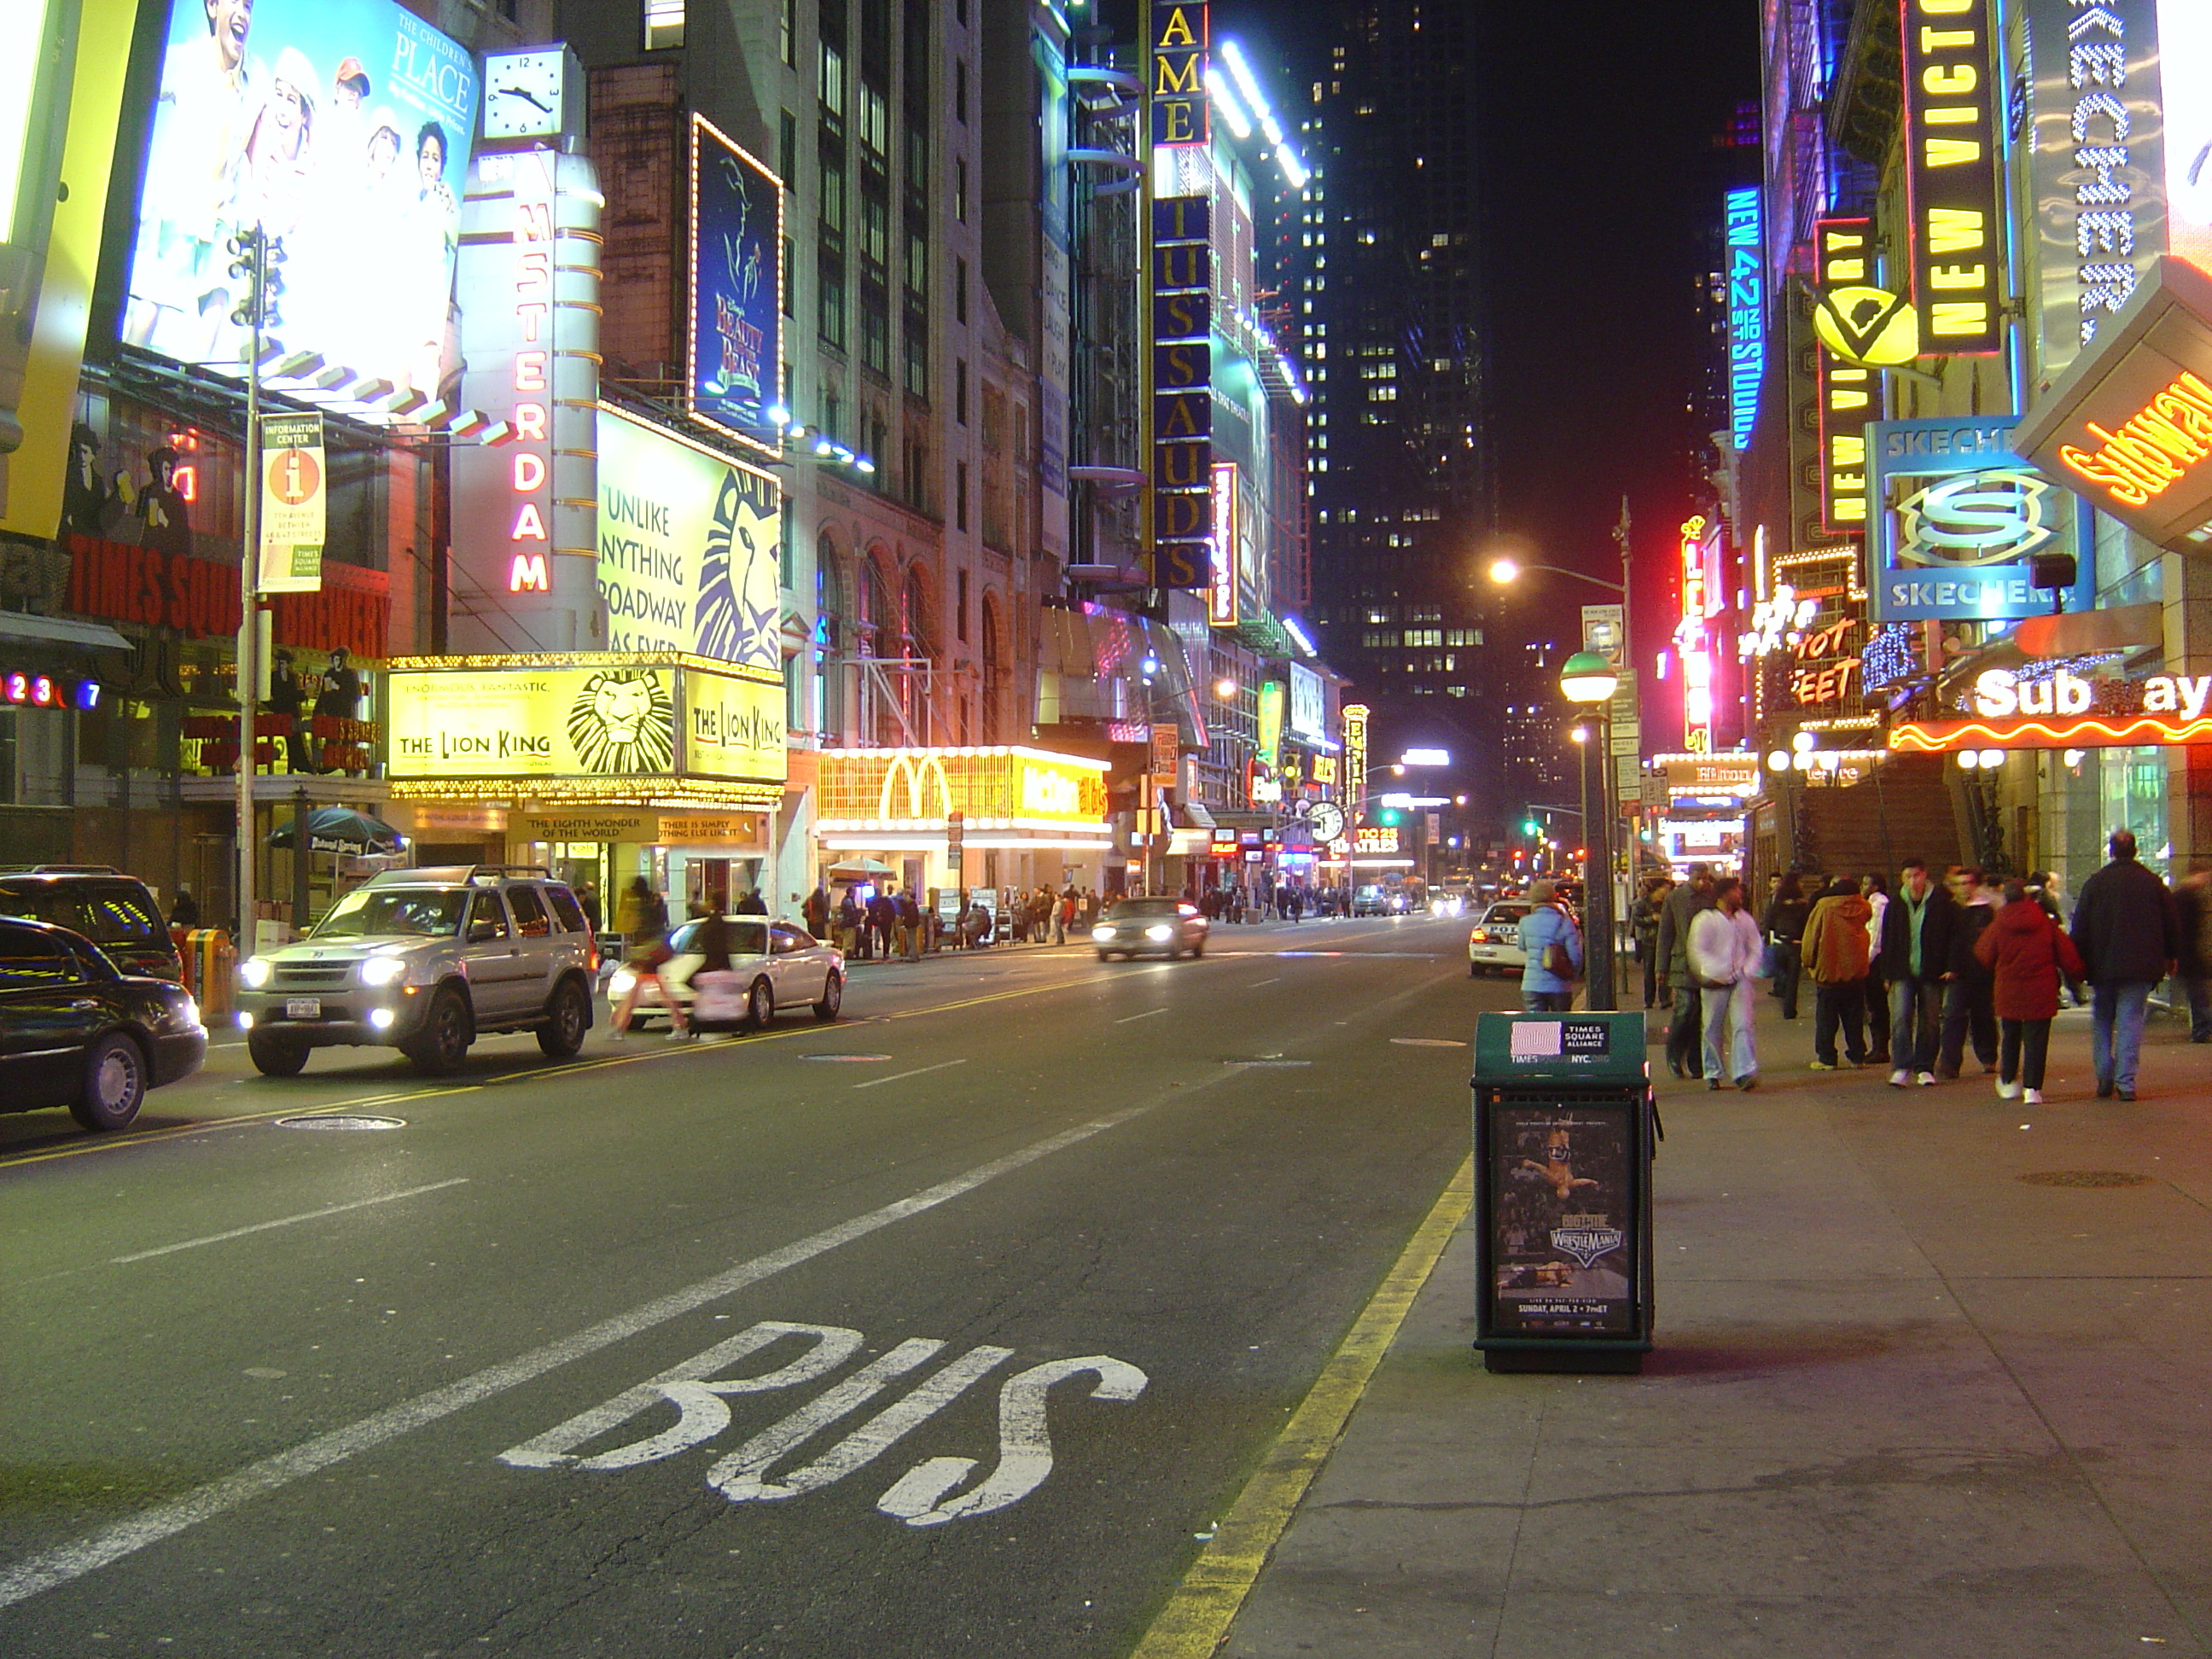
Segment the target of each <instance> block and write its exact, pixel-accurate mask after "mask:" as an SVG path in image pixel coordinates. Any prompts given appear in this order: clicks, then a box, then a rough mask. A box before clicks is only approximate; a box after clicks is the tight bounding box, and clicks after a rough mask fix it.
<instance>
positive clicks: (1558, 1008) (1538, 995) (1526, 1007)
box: [1521, 985, 1575, 1014]
mask: <svg viewBox="0 0 2212 1659" xmlns="http://www.w3.org/2000/svg"><path fill="white" fill-rule="evenodd" d="M1574 1005H1575V994H1574V993H1573V992H1572V991H1532V990H1530V989H1529V988H1528V987H1527V986H1525V985H1524V986H1522V987H1521V1011H1522V1012H1523V1013H1528V1014H1564V1013H1565V1012H1567V1010H1568V1009H1570V1008H1571V1007H1573V1006H1574Z"/></svg>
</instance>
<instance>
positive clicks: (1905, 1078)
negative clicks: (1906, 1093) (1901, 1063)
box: [1889, 1072, 1912, 1089]
mask: <svg viewBox="0 0 2212 1659" xmlns="http://www.w3.org/2000/svg"><path fill="white" fill-rule="evenodd" d="M1911 1081H1912V1073H1910V1072H1892V1073H1890V1074H1889V1086H1890V1087H1891V1088H1893V1089H1902V1088H1903V1087H1904V1086H1905V1085H1906V1084H1908V1083H1910V1082H1911Z"/></svg>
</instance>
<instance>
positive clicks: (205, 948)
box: [169, 927, 238, 1025]
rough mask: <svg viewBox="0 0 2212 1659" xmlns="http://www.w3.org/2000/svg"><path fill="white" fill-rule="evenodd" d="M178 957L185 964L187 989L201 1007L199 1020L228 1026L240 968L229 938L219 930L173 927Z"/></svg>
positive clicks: (171, 933) (171, 931)
mask: <svg viewBox="0 0 2212 1659" xmlns="http://www.w3.org/2000/svg"><path fill="white" fill-rule="evenodd" d="M169 937H170V938H171V939H173V940H174V941H175V942H176V946H177V955H178V956H179V957H180V958H181V959H182V960H183V962H184V964H185V989H186V990H187V991H190V992H191V994H192V995H193V997H194V998H195V999H196V1000H197V1001H198V1003H199V1005H200V1018H201V1020H202V1021H203V1022H204V1023H205V1024H210V1025H213V1024H216V1023H217V1022H218V1021H221V1022H223V1023H226V1024H227V1023H228V1020H229V1018H230V1012H231V1006H232V1005H231V985H232V980H233V978H234V972H235V969H237V967H238V952H237V951H235V950H234V949H233V948H232V947H231V943H230V935H229V934H228V933H225V932H224V931H223V930H222V928H220V927H172V928H171V929H170V930H169Z"/></svg>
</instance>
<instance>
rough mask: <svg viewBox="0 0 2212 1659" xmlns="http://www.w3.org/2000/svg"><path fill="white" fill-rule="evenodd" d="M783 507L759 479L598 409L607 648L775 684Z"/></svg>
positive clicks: (762, 476) (771, 484)
mask: <svg viewBox="0 0 2212 1659" xmlns="http://www.w3.org/2000/svg"><path fill="white" fill-rule="evenodd" d="M782 534H783V505H782V498H781V492H780V491H779V490H778V489H777V488H776V482H775V479H774V478H772V477H769V476H768V474H766V473H765V472H757V471H754V470H753V469H752V468H750V467H749V466H745V465H741V464H740V463H738V462H737V461H734V460H732V459H729V458H728V457H727V456H723V455H718V454H716V453H714V451H712V450H710V449H708V448H706V447H703V446H701V445H698V444H694V443H690V442H687V441H684V439H681V438H678V437H677V436H675V435H673V434H671V433H667V432H664V431H662V430H660V429H659V428H657V427H652V426H647V424H646V423H645V422H642V421H638V420H633V419H632V418H630V417H629V416H626V415H623V414H619V413H617V411H616V410H612V409H609V408H606V407H605V406H602V407H601V408H600V410H599V599H600V600H601V602H602V603H603V604H605V606H606V613H607V643H608V648H609V649H611V650H615V651H684V652H689V653H692V654H693V655H695V656H701V657H711V658H713V659H715V660H716V661H718V662H730V663H739V664H743V665H745V666H747V667H750V668H762V669H767V670H769V671H772V672H776V673H781V671H782V667H783V652H782V627H783V612H782V601H781V598H780V596H779V594H778V592H777V589H778V586H779V578H780V572H781V565H782V558H783V553H782V548H781V538H782Z"/></svg>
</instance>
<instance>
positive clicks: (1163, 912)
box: [1106, 898, 1178, 921]
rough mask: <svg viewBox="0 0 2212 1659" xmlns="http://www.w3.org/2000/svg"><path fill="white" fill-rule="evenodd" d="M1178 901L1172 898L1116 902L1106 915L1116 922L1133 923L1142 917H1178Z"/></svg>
mask: <svg viewBox="0 0 2212 1659" xmlns="http://www.w3.org/2000/svg"><path fill="white" fill-rule="evenodd" d="M1177 913H1178V912H1177V908H1176V900H1174V899H1171V898H1135V899H1120V900H1117V901H1115V905H1114V908H1112V909H1110V910H1109V911H1108V912H1107V913H1106V914H1107V915H1109V916H1111V917H1113V918H1115V920H1116V921H1135V920H1136V919H1137V918H1139V917H1140V916H1172V915H1176V914H1177Z"/></svg>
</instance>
